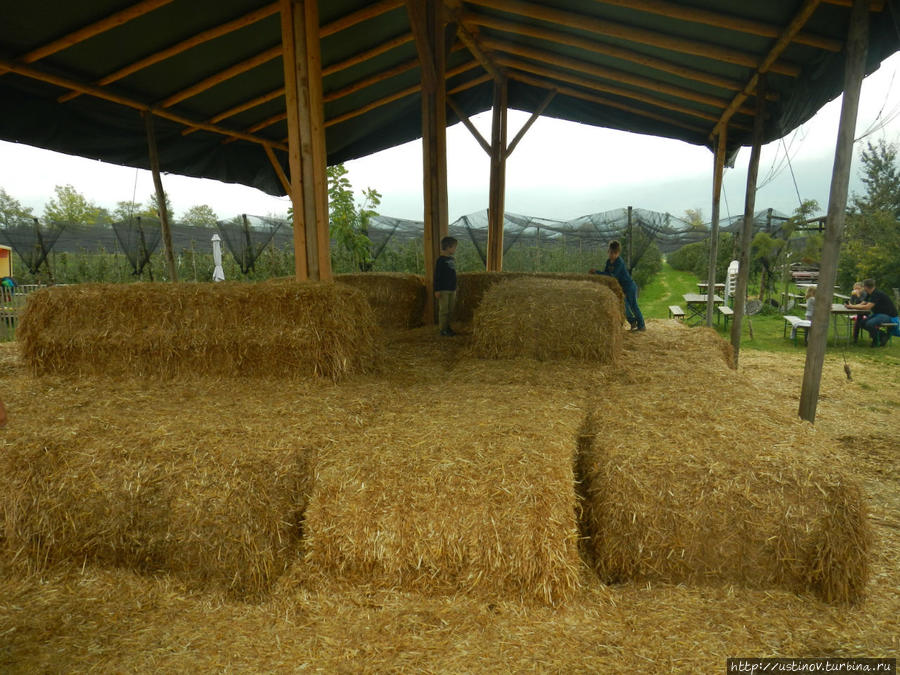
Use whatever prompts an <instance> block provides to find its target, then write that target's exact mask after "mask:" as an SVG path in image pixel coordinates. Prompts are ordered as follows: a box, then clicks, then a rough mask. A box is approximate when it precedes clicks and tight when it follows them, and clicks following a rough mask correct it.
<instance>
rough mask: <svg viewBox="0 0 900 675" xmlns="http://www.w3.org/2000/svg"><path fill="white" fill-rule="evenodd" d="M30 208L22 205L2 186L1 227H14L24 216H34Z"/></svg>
mask: <svg viewBox="0 0 900 675" xmlns="http://www.w3.org/2000/svg"><path fill="white" fill-rule="evenodd" d="M33 217H34V216H33V214H32V213H31V209H30V208H26V207H24V206H22V204H21V203H20V202H19V200H18V199H16V198H14V197H13V196H12V195H11V194H9V193H8V192H7V191H6V190H4V189H3V188H0V227H12V226H13V225H16V224H18V223H19V222H20V221H21V220H22V219H24V218H33Z"/></svg>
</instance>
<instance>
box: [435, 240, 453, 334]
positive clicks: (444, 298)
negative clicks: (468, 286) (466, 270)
mask: <svg viewBox="0 0 900 675" xmlns="http://www.w3.org/2000/svg"><path fill="white" fill-rule="evenodd" d="M457 244H458V242H457V241H456V239H455V238H454V237H444V238H443V239H441V255H440V256H439V257H438V259H437V262H436V263H435V265H434V297H435V298H436V299H437V303H438V325H439V326H440V329H441V335H443V336H444V337H453V336H454V335H456V333H455V332H454V331H453V329H452V328H450V319H452V318H453V308H454V306H455V305H456V261H455V260H454V259H453V254H454V253H456V246H457Z"/></svg>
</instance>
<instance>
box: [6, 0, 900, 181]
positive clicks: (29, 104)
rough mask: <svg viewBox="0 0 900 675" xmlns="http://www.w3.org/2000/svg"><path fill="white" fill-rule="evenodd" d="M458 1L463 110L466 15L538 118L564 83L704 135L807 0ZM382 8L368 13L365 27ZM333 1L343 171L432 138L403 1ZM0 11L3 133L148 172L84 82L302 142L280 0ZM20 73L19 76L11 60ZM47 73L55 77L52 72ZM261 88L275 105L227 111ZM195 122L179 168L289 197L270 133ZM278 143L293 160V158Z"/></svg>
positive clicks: (802, 81) (797, 93) (816, 16)
mask: <svg viewBox="0 0 900 675" xmlns="http://www.w3.org/2000/svg"><path fill="white" fill-rule="evenodd" d="M151 2H154V3H155V5H157V6H155V8H153V9H152V10H151V11H146V12H145V13H143V14H141V15H140V16H136V17H135V18H132V19H130V20H128V21H125V22H122V23H119V24H117V25H115V26H112V27H107V28H105V29H104V30H102V31H100V32H97V33H96V34H95V35H91V36H90V37H88V38H87V39H82V40H80V41H77V42H75V43H74V44H71V45H70V46H67V47H65V48H62V49H57V50H46V51H52V53H46V54H43V53H41V52H39V51H37V50H39V49H41V48H43V47H45V46H47V45H52V44H53V43H54V42H55V41H57V40H58V39H60V38H63V37H65V36H69V35H71V34H73V33H75V32H76V31H79V30H81V29H84V28H85V27H90V26H92V25H94V24H95V23H96V22H99V21H102V20H103V19H105V18H106V17H110V16H113V15H115V14H116V13H117V12H122V11H126V10H128V8H130V7H133V6H135V5H136V6H138V7H139V8H140V7H144V8H147V6H148V3H151ZM445 4H446V5H447V6H449V7H451V8H452V10H453V22H452V23H450V24H449V26H448V34H449V35H450V38H451V39H450V40H448V51H449V54H448V58H447V71H448V73H449V76H448V78H447V89H448V91H450V92H453V93H451V94H450V96H451V98H452V99H453V101H454V102H455V103H456V105H457V106H458V107H459V108H460V109H461V110H462V111H463V112H464V113H465V114H466V115H469V116H471V115H474V114H477V113H479V112H483V111H485V110H488V109H490V107H491V102H492V86H493V85H492V82H491V81H490V79H489V78H487V77H485V76H486V71H485V69H484V68H483V66H482V64H481V62H480V61H479V60H478V59H477V58H476V57H475V56H474V55H473V53H472V52H471V51H470V50H469V48H467V47H466V46H464V44H463V43H461V42H458V41H457V40H456V31H457V30H458V29H459V28H460V27H463V28H464V30H465V31H467V34H468V35H470V36H473V38H474V40H475V42H476V43H477V44H478V45H479V46H480V51H481V52H482V53H483V55H484V56H486V58H488V59H490V60H491V61H492V62H493V63H494V64H495V65H496V66H497V68H498V69H499V70H500V71H501V72H503V73H505V74H506V75H507V77H508V79H509V105H510V107H512V108H516V109H519V110H524V111H528V112H533V111H534V110H536V109H537V108H538V107H539V106H540V105H541V102H542V101H543V100H544V99H545V97H546V96H547V93H548V91H549V89H550V88H557V89H558V90H559V92H558V93H557V95H556V96H555V97H554V98H553V100H552V102H551V103H550V105H549V106H548V107H547V109H546V110H545V111H544V113H543V114H544V115H549V116H553V117H557V118H561V119H565V120H570V121H574V122H581V123H584V124H590V125H595V126H602V127H609V128H614V129H622V130H626V131H632V132H637V133H644V134H652V135H656V136H663V137H668V138H676V139H680V140H683V141H686V142H688V143H693V144H703V145H708V144H709V143H710V138H709V134H710V132H711V131H712V129H713V128H714V126H715V123H716V120H718V119H719V117H720V116H721V114H722V111H723V110H724V109H725V107H726V106H727V105H728V104H729V103H730V102H731V101H732V100H733V99H734V98H735V96H736V95H737V94H738V92H739V91H740V89H742V88H743V87H744V86H745V85H746V84H747V83H748V82H749V81H750V79H751V77H752V76H753V74H754V72H755V68H754V64H759V63H762V62H763V60H764V59H765V58H766V56H767V54H768V53H769V51H770V50H771V49H772V47H773V45H775V43H776V41H777V38H778V35H780V34H782V33H783V32H784V31H785V30H786V29H787V27H788V25H789V24H790V23H791V20H792V19H793V18H794V16H795V15H796V14H797V13H798V11H800V8H801V6H802V5H805V4H806V3H804V2H801V1H800V0H760V1H757V2H746V0H718V1H713V0H706V1H703V0H692V1H691V2H671V1H668V0H656V1H654V2H637V1H636V0H608V1H603V0H596V1H588V0H553V1H548V2H519V1H518V0H466V1H453V2H451V1H449V0H448V2H446V3H445ZM847 4H848V3H847V2H844V1H843V0H830V1H828V2H822V3H821V4H820V5H819V7H818V8H817V9H816V10H815V12H814V13H813V14H812V16H811V17H810V18H809V20H808V21H807V22H806V23H805V25H804V26H803V28H802V31H801V33H800V35H799V36H798V37H797V39H795V40H793V41H792V42H791V43H790V45H789V46H788V47H787V48H786V49H785V50H784V52H783V53H782V54H781V55H780V56H779V58H778V60H777V61H776V62H775V65H774V66H773V69H772V72H770V73H769V74H768V76H767V81H768V86H769V90H770V92H772V98H773V100H771V101H769V113H768V119H767V121H766V127H765V128H766V133H765V136H766V140H767V141H771V140H775V139H777V138H780V137H782V136H783V135H784V134H786V133H788V132H789V131H791V130H792V129H794V128H796V127H797V126H798V125H800V124H802V123H803V122H805V121H806V120H808V119H809V118H810V117H812V116H813V115H814V114H815V113H816V112H817V111H818V110H819V109H820V108H821V107H822V105H824V104H825V103H826V102H828V101H829V100H831V99H833V98H835V97H836V96H838V95H839V94H840V93H841V89H842V83H843V53H842V49H843V43H844V41H845V39H846V29H847V25H848V19H849V13H850V8H849V7H848V6H846V5H847ZM373 9H374V11H371V10H373ZM366 10H369V11H368V12H367V14H371V16H367V17H366V18H365V19H363V20H359V21H354V17H361V16H362V15H361V14H359V13H360V12H363V11H366ZM319 13H320V25H321V27H322V34H323V37H322V40H321V50H322V65H323V69H324V72H325V76H324V80H323V87H324V94H325V101H326V102H325V118H326V135H327V151H328V162H329V164H333V163H337V162H343V161H346V160H350V159H354V158H357V157H361V156H364V155H367V154H371V153H373V152H376V151H378V150H382V149H385V148H389V147H392V146H395V145H398V144H401V143H404V142H407V141H410V140H414V139H416V138H419V137H420V136H421V101H420V96H419V90H418V85H419V84H420V69H419V67H418V61H417V51H416V47H415V43H414V41H413V39H412V35H411V29H410V22H409V18H408V14H407V9H406V3H405V2H403V1H402V0H382V1H381V2H359V1H354V0H320V2H319ZM251 15H252V16H251ZM248 16H249V18H252V19H255V20H253V21H252V22H249V23H246V25H243V26H242V27H240V28H237V29H235V30H231V31H229V32H226V33H224V34H222V35H220V36H218V37H216V38H214V39H211V40H207V41H204V42H201V43H198V44H196V45H195V46H192V47H190V48H188V49H184V50H182V51H179V50H178V48H177V46H178V45H182V44H183V43H184V42H185V41H186V40H190V39H192V38H193V37H194V36H197V35H202V34H204V33H205V32H207V31H210V30H213V29H215V28H216V27H218V26H222V25H225V24H229V22H236V21H237V20H239V19H241V18H242V17H248ZM0 17H2V18H0V139H3V140H7V141H15V142H21V143H26V144H29V145H34V146H38V147H42V148H47V149H51V150H56V151H60V152H64V153H67V154H73V155H80V156H84V157H91V158H97V159H102V160H104V161H106V162H112V163H116V164H122V165H127V166H134V167H142V168H147V167H148V166H149V161H148V158H147V142H146V137H145V128H144V123H143V121H142V119H141V115H140V113H139V111H138V110H137V109H135V107H129V106H128V105H123V104H121V103H114V102H110V101H107V100H102V99H100V98H97V97H95V96H92V95H81V96H78V97H76V98H73V99H71V100H63V101H60V98H61V97H63V96H64V95H65V94H66V93H67V92H68V91H69V89H67V88H66V87H64V86H60V84H61V83H73V82H74V83H80V84H96V86H98V87H101V88H102V90H103V91H105V92H108V93H110V94H112V95H115V96H117V97H120V98H122V99H127V101H128V102H131V103H134V104H137V105H143V106H154V107H155V108H156V109H165V110H167V111H169V112H171V113H174V114H176V115H178V116H179V118H180V119H182V120H184V119H187V120H191V121H196V122H210V123H212V124H215V125H217V126H218V127H219V128H221V129H224V130H235V131H241V132H245V133H248V134H251V135H252V136H254V137H256V138H258V139H260V140H261V141H265V142H268V143H273V144H276V145H277V146H283V145H285V144H286V139H287V127H286V122H285V120H284V118H283V116H284V110H285V102H284V96H283V95H279V89H281V88H282V87H283V86H284V74H283V64H282V60H281V56H280V52H279V47H280V44H281V28H280V15H279V12H278V3H277V2H276V3H267V2H260V1H258V0H144V1H143V2H140V3H129V2H123V1H122V0H81V1H79V2H72V1H71V0H65V1H63V0H44V1H42V2H30V3H29V2H21V1H20V0H19V1H15V2H14V1H12V0H2V15H0ZM898 17H900V0H887V1H886V2H883V3H874V4H873V10H872V12H871V13H870V46H869V56H868V67H867V72H871V71H873V70H875V69H876V68H877V67H878V65H879V64H880V63H881V61H882V60H884V59H885V58H886V57H887V56H889V55H890V54H892V53H893V52H895V51H896V50H897V49H898V46H900V31H898V25H900V21H898ZM388 47H390V48H388ZM166 49H170V50H171V51H172V52H173V53H172V54H170V55H168V56H167V58H164V59H162V60H160V61H159V62H157V63H154V64H152V65H148V66H146V67H143V68H139V69H136V70H134V72H132V73H130V74H128V75H126V76H124V77H121V78H119V79H115V81H112V82H108V83H104V78H105V77H107V76H108V75H110V74H113V73H116V72H117V71H119V70H120V69H122V68H125V67H126V66H129V65H131V64H135V63H137V62H139V61H141V60H142V59H145V58H146V57H148V56H150V55H153V54H156V53H158V52H161V51H162V50H166ZM175 52H177V53H175ZM379 52H380V53H379ZM356 57H361V58H356ZM357 61H358V62H357ZM241 64H244V66H243V67H242V66H241ZM4 66H6V68H7V69H10V68H11V69H12V71H13V72H5V73H4V72H3V71H4ZM229 69H231V71H229ZM223 71H229V74H230V75H231V76H230V77H228V78H227V79H223V80H222V81H221V82H219V83H217V84H215V85H213V86H209V87H206V88H198V89H197V91H195V92H194V93H192V94H191V95H185V96H184V97H183V98H182V99H181V100H177V101H168V100H167V99H170V98H171V97H173V95H176V94H178V93H179V92H185V90H188V89H189V88H191V87H194V86H195V85H197V84H198V83H202V82H204V81H205V80H207V78H211V77H214V76H216V75H217V74H220V73H223ZM54 78H56V79H54ZM47 79H51V80H53V81H54V82H55V83H54V84H51V83H48V82H46V81H42V80H47ZM265 95H269V96H270V98H269V99H268V100H266V101H263V102H259V103H258V104H257V105H254V106H252V107H250V108H248V109H247V110H244V111H241V112H237V113H235V114H231V115H228V116H226V117H223V118H221V119H219V117H220V116H221V115H222V113H224V112H226V111H229V110H231V109H233V108H235V107H236V106H239V105H241V104H243V103H245V102H248V101H252V100H253V99H257V98H261V97H264V96H265ZM176 98H177V97H176ZM752 106H753V99H752V97H751V98H750V99H749V100H748V101H747V102H746V103H745V104H744V106H743V112H742V111H739V112H738V113H736V114H735V115H734V117H733V118H732V123H731V124H730V126H729V130H728V139H729V146H730V147H736V146H737V145H746V144H748V143H749V136H750V128H751V126H752V117H751V116H750V114H748V112H749V111H750V110H752ZM447 117H448V123H450V124H452V123H454V122H455V121H456V120H457V118H456V116H455V115H454V113H453V112H452V111H451V110H448V112H447ZM185 130H186V125H185V124H184V123H182V122H175V121H171V120H169V119H162V118H159V117H157V119H156V135H157V143H158V146H159V151H160V163H161V167H162V169H163V170H164V171H167V172H173V173H179V174H184V175H188V176H197V177H204V178H214V179H218V180H222V181H226V182H234V183H242V184H245V185H250V186H253V187H256V188H259V189H261V190H264V191H265V192H268V193H270V194H276V195H280V194H283V193H284V192H283V189H282V186H281V184H280V182H279V181H278V179H277V177H276V174H275V172H274V170H273V168H272V166H271V164H270V163H269V160H268V159H267V157H266V154H265V152H264V150H263V147H262V145H260V144H259V143H255V142H253V141H251V140H233V139H227V137H225V136H223V135H222V134H221V133H216V132H213V131H194V132H192V133H187V134H185V133H184V132H185ZM573 151H577V150H573ZM276 153H277V155H278V158H279V161H280V162H281V163H282V165H283V166H284V167H285V168H286V167H287V155H286V153H285V152H283V151H282V150H276ZM0 161H2V158H0Z"/></svg>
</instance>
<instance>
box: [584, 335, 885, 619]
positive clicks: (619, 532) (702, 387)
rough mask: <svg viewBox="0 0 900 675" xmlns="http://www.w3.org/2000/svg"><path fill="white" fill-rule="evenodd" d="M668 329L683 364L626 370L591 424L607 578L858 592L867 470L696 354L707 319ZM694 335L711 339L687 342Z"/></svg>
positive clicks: (588, 450)
mask: <svg viewBox="0 0 900 675" xmlns="http://www.w3.org/2000/svg"><path fill="white" fill-rule="evenodd" d="M650 333H651V331H648V335H650ZM671 334H672V335H676V336H677V339H673V340H668V341H667V342H668V343H669V344H670V346H672V345H675V344H681V345H682V357H683V358H682V360H681V361H680V362H679V364H678V365H679V366H680V368H670V369H669V370H666V371H664V372H663V373H661V374H660V373H657V374H656V380H655V381H653V382H651V381H649V380H647V379H643V380H640V381H639V382H638V384H635V383H634V380H633V378H627V377H626V378H623V380H624V383H623V384H622V385H620V386H613V387H609V388H607V390H606V392H605V396H604V397H603V398H601V399H599V400H598V401H597V403H596V406H595V409H594V410H593V411H591V412H590V413H589V414H588V416H587V417H586V419H585V422H584V425H583V428H582V432H581V437H580V439H579V451H578V459H577V468H576V474H577V475H578V477H579V483H580V490H581V497H582V499H583V502H584V510H583V517H582V529H583V534H584V535H585V536H586V537H587V538H588V543H587V552H588V555H589V557H590V558H591V559H592V561H593V565H594V567H595V569H596V571H597V573H598V574H599V576H600V578H601V579H602V580H604V581H607V582H621V581H627V580H635V581H643V580H655V581H664V582H671V583H683V582H684V583H705V582H727V583H735V584H740V585H744V586H747V587H752V588H771V587H781V588H786V589H789V590H792V591H795V592H805V591H812V592H814V593H816V594H817V595H818V596H819V597H821V598H822V599H823V600H825V601H827V602H836V603H840V602H855V601H858V600H859V599H860V598H861V597H862V596H863V593H864V590H865V586H866V583H867V580H868V577H869V557H870V545H871V544H870V529H869V523H868V518H867V506H866V502H865V499H864V497H863V494H862V491H861V489H860V486H859V483H858V481H857V480H856V479H855V478H854V477H852V476H851V475H849V473H848V472H847V471H845V470H844V468H843V467H842V466H841V465H840V462H838V461H837V460H836V459H835V457H834V455H833V453H831V452H830V450H828V447H829V444H828V442H827V440H826V439H825V438H823V437H822V435H821V434H819V433H817V432H816V430H815V429H814V428H813V427H812V426H811V425H809V424H807V423H803V422H800V421H799V420H798V419H797V418H796V415H795V412H794V410H793V409H785V408H784V407H783V406H778V405H776V404H772V403H768V402H767V392H764V391H760V390H758V389H757V388H755V387H754V386H752V385H751V384H750V383H749V382H748V381H747V380H746V379H745V378H744V377H743V376H740V375H738V374H736V373H734V372H733V371H730V370H729V369H728V367H727V366H726V365H725V364H724V363H722V362H721V361H718V360H717V359H709V358H708V356H707V358H706V359H701V358H700V355H701V354H704V353H705V354H707V355H708V353H709V347H710V346H713V345H710V344H708V338H707V337H705V335H704V333H703V332H698V331H693V330H687V331H683V330H681V329H677V330H673V331H672V332H671ZM691 339H696V342H697V343H702V344H700V346H699V348H698V345H695V346H694V348H693V349H692V348H686V347H684V343H685V342H690V341H691ZM657 340H659V338H658V337H657ZM649 358H650V359H658V358H659V356H658V355H654V356H652V357H649ZM645 365H646V364H645ZM660 375H662V377H660ZM629 380H631V381H630V382H629Z"/></svg>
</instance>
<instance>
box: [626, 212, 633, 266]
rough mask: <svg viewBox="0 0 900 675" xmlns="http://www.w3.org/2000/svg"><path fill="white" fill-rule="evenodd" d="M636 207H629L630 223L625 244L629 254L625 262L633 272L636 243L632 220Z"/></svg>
mask: <svg viewBox="0 0 900 675" xmlns="http://www.w3.org/2000/svg"><path fill="white" fill-rule="evenodd" d="M633 211H634V209H633V208H632V207H630V206H629V207H628V225H627V229H626V230H625V245H626V246H627V249H626V250H627V251H628V255H627V256H625V264H626V265H627V266H628V271H629V272H631V249H632V247H633V245H634V230H633V228H634V222H633V221H632V219H631V217H632V213H633Z"/></svg>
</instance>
